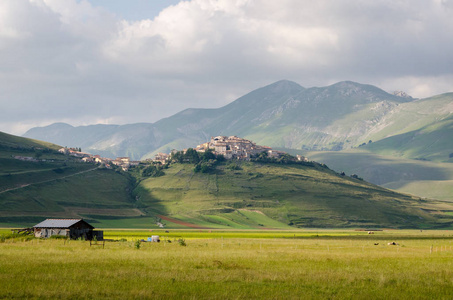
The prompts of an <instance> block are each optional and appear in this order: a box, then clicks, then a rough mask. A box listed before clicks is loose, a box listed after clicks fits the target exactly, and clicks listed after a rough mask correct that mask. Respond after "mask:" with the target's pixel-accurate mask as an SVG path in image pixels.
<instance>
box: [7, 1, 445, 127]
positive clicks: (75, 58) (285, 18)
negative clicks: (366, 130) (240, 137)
mask: <svg viewBox="0 0 453 300" xmlns="http://www.w3.org/2000/svg"><path fill="white" fill-rule="evenodd" d="M282 79H287V80H292V81H295V82H297V83H299V84H300V85H302V86H304V87H307V88H308V87H313V86H327V85H330V84H334V83H336V82H339V81H343V80H352V81H356V82H359V83H364V84H372V85H375V86H378V87H380V88H382V89H384V90H386V91H388V92H393V91H395V90H401V91H405V92H406V93H408V94H409V95H411V96H413V97H417V98H424V97H428V96H432V95H437V94H441V93H446V92H452V91H453V0H376V1H369V0H348V1H346V0H344V1H339V0H317V1H309V0H279V1H275V0H190V1H189V0H188V1H177V0H127V1H126V0H124V1H120V0H1V1H0V108H1V109H0V131H3V132H7V133H11V134H16V135H21V134H23V133H25V131H26V130H28V129H30V128H32V127H36V126H46V125H50V124H52V123H55V122H65V123H68V124H71V125H73V126H80V125H90V124H130V123H138V122H149V123H152V122H156V121H158V120H159V119H162V118H165V117H169V116H171V115H173V114H175V113H177V112H179V111H181V110H183V109H186V108H217V107H221V106H224V105H226V104H228V103H230V102H232V101H234V100H235V99H237V98H238V97H240V96H242V95H244V94H246V93H248V92H250V91H252V90H254V89H257V88H260V87H262V86H265V85H268V84H271V83H273V82H276V81H278V80H282Z"/></svg>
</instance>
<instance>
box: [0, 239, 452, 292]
mask: <svg viewBox="0 0 453 300" xmlns="http://www.w3.org/2000/svg"><path fill="white" fill-rule="evenodd" d="M6 234H7V230H3V231H0V236H3V238H2V239H1V240H0V280H1V282H2V284H1V285H0V298H7V299H14V298H28V299H55V298H73V299H107V298H108V299H131V298H145V299H146V298H153V299H301V298H303V299H319V298H322V299H344V298H347V299H364V298H368V299H396V298H399V299H409V298H413V299H449V298H450V297H451V295H452V294H453V259H452V258H453V250H452V246H453V245H452V240H453V233H452V232H451V231H419V230H417V231H415V230H413V231H409V230H408V231H396V230H389V231H378V232H375V234H373V235H368V234H367V232H363V231H353V230H335V231H333V230H305V231H215V230H212V231H206V230H205V231H200V230H178V231H173V230H169V232H165V231H156V230H153V231H152V232H151V231H149V230H148V231H146V230H138V231H137V230H105V237H106V238H107V239H111V240H112V241H106V242H105V245H104V247H102V246H99V245H98V246H91V247H90V243H89V242H87V241H73V240H71V241H67V240H60V239H48V240H40V239H39V240H38V239H26V238H23V237H19V238H10V239H6V238H5V236H6ZM155 234H157V235H160V236H161V238H163V239H165V241H163V242H161V243H137V240H139V239H141V238H146V237H148V236H151V235H155ZM180 239H183V240H184V242H185V244H186V246H181V245H180V243H179V242H178V240H180ZM168 241H171V243H170V242H168ZM389 242H396V243H398V245H395V246H390V245H388V243H389ZM375 244H378V245H375Z"/></svg>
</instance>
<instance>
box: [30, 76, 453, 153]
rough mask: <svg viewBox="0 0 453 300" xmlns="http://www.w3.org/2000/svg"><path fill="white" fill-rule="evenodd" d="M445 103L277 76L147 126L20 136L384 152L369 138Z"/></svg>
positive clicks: (93, 148) (410, 127)
mask: <svg viewBox="0 0 453 300" xmlns="http://www.w3.org/2000/svg"><path fill="white" fill-rule="evenodd" d="M398 95H403V96H398ZM452 100H453V94H445V95H441V96H437V97H433V98H427V99H421V100H415V99H413V98H411V97H409V96H407V95H406V94H404V93H397V95H392V94H389V93H387V92H385V91H383V90H381V89H379V88H377V87H374V86H371V85H364V84H359V83H355V82H350V81H345V82H339V83H337V84H334V85H331V86H327V87H314V88H308V89H307V88H304V87H302V86H300V85H298V84H297V83H294V82H291V81H286V80H283V81H278V82H276V83H274V84H271V85H268V86H265V87H263V88H260V89H257V90H255V91H252V92H250V93H248V94H247V95H245V96H242V97H241V98H239V99H237V100H236V101H234V102H232V103H230V104H228V105H226V106H224V107H221V108H218V109H186V110H184V111H182V112H180V113H177V114H175V115H173V116H171V117H169V118H165V119H162V120H160V121H158V122H156V123H153V124H151V123H139V124H131V125H122V126H118V125H92V126H79V127H72V126H70V125H67V124H62V123H58V124H53V125H50V126H47V127H39V128H32V129H30V130H29V131H28V132H26V133H25V134H24V136H25V137H30V138H35V139H40V140H45V141H49V142H52V143H56V144H60V145H67V146H73V147H81V148H82V149H83V150H84V151H87V152H91V153H95V154H101V155H103V156H107V157H116V156H130V157H132V158H133V159H141V158H146V157H151V156H153V154H154V153H156V152H159V151H162V152H169V151H170V150H171V149H173V148H176V149H182V148H186V147H193V146H195V145H197V144H199V143H202V142H205V141H207V140H209V138H210V137H211V136H215V135H237V136H241V137H244V138H248V139H251V140H253V141H254V142H256V143H258V144H262V145H267V146H271V147H282V148H292V149H306V150H341V149H346V148H351V147H357V146H358V145H361V144H364V143H365V144H368V142H369V141H370V140H372V141H373V143H372V144H370V145H373V146H375V147H376V151H387V150H386V149H387V148H386V147H387V146H386V145H388V143H387V142H386V143H387V144H382V146H381V147H378V146H379V145H378V144H377V143H376V144H375V142H377V141H379V140H383V142H384V140H385V139H386V138H390V137H392V136H396V135H404V134H410V132H412V133H413V134H415V133H416V131H417V130H422V129H423V128H432V129H435V128H434V127H435V126H436V125H435V124H440V123H439V122H441V121H443V120H447V119H448V117H449V116H451V113H452V112H453V106H452V104H451V103H452ZM433 107H435V109H432V108H433ZM433 126H434V127H433ZM450 127H451V126H450ZM450 127H446V128H444V130H446V131H447V133H446V134H450V133H452V132H451V128H450ZM418 136H419V135H417V137H418ZM450 136H451V135H450ZM422 143H423V141H422ZM390 144H391V145H394V144H395V143H393V142H392V143H390ZM367 147H371V146H367ZM401 151H404V149H401ZM436 151H437V150H436ZM442 151H449V150H445V149H444V150H442ZM452 152H453V151H452ZM402 155H405V154H402ZM405 156H408V157H410V154H408V155H405Z"/></svg>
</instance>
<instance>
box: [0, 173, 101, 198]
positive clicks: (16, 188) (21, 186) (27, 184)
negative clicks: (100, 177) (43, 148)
mask: <svg viewBox="0 0 453 300" xmlns="http://www.w3.org/2000/svg"><path fill="white" fill-rule="evenodd" d="M98 168H99V167H96V168H93V169H89V170H85V171H81V172H77V173H74V174H70V175H66V176H63V177H58V178H54V179H49V180H44V181H40V182H33V183H26V184H22V185H20V186H18V187H15V188H11V189H7V190H4V191H0V194H3V193H6V192H10V191H15V190H19V189H23V188H24V187H27V186H30V185H36V184H42V183H48V182H52V181H57V180H60V179H65V178H68V177H72V176H75V175H79V174H83V173H88V172H91V171H94V170H97V169H98Z"/></svg>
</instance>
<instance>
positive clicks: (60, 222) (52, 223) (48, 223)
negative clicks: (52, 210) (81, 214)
mask: <svg viewBox="0 0 453 300" xmlns="http://www.w3.org/2000/svg"><path fill="white" fill-rule="evenodd" d="M79 222H83V223H85V224H87V225H88V226H89V227H91V228H94V227H93V226H91V225H90V224H88V223H87V222H85V221H84V220H83V219H47V220H44V221H42V222H41V223H39V224H36V225H35V226H33V228H69V227H71V226H73V225H74V224H77V223H79Z"/></svg>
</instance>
